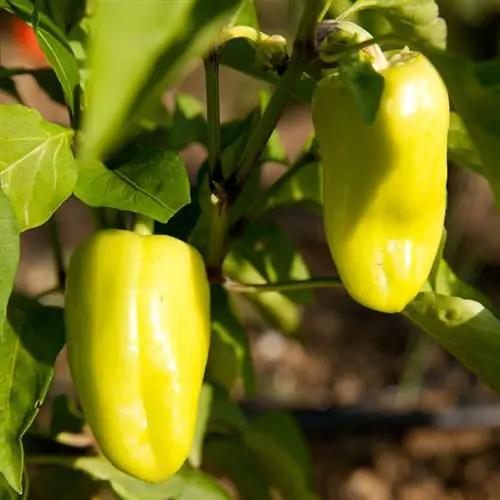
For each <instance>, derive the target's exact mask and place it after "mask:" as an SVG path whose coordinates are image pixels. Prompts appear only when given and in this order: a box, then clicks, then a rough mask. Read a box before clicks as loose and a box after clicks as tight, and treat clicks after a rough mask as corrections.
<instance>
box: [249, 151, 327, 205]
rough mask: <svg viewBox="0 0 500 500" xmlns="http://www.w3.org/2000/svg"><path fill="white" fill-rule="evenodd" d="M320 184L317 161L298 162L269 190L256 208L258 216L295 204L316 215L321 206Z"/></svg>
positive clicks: (319, 169)
mask: <svg viewBox="0 0 500 500" xmlns="http://www.w3.org/2000/svg"><path fill="white" fill-rule="evenodd" d="M322 182H323V180H322V169H321V164H320V163H319V161H316V160H314V161H303V162H298V163H296V164H295V165H294V166H293V167H292V168H291V169H290V170H288V171H287V172H285V173H284V174H283V176H282V178H280V179H278V180H277V181H276V185H272V186H271V187H270V188H269V194H268V195H267V196H266V198H265V202H264V203H263V205H262V206H261V207H259V208H258V214H262V213H264V212H265V211H266V210H271V209H274V208H279V207H285V206H290V205H295V204H303V205H305V206H306V207H307V208H309V209H310V210H311V211H313V212H314V213H317V212H318V211H319V210H320V209H321V207H322V205H323V184H322Z"/></svg>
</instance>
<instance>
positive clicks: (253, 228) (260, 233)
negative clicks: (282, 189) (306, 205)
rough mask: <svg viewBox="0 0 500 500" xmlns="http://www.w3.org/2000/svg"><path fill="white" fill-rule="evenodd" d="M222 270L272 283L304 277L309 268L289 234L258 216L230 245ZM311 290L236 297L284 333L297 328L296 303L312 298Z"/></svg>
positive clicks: (252, 280) (240, 277)
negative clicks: (255, 309) (248, 303)
mask: <svg viewBox="0 0 500 500" xmlns="http://www.w3.org/2000/svg"><path fill="white" fill-rule="evenodd" d="M224 273H225V275H226V276H228V277H230V278H231V279H233V280H235V281H237V282H242V283H252V284H256V283H276V282H279V281H290V280H305V279H308V278H309V271H308V269H307V266H306V265H305V263H304V261H303V259H302V256H301V255H300V253H299V252H298V251H297V249H296V248H295V245H294V244H293V242H292V240H291V239H290V237H289V236H288V235H287V233H285V232H284V231H283V229H281V227H280V226H278V225H277V224H275V223H273V222H271V221H270V220H266V219H262V218H261V219H258V220H256V221H255V222H253V223H252V224H251V225H250V226H249V227H248V229H247V230H246V231H245V233H244V234H243V236H242V237H241V238H240V239H239V240H237V241H236V242H235V244H234V245H233V246H232V247H231V251H230V253H229V254H228V256H227V257H226V260H225V261H224ZM312 297H313V294H312V291H311V290H299V291H293V292H286V293H280V292H268V293H256V294H248V295H246V296H245V297H244V298H243V297H239V300H244V301H247V302H250V303H251V304H253V305H254V306H255V307H257V309H258V311H259V313H260V314H261V315H262V316H263V318H264V320H265V321H267V322H269V323H270V324H271V325H272V326H274V327H276V328H278V329H279V330H281V331H283V332H286V333H293V332H295V331H296V330H297V328H298V327H299V325H300V321H301V310H300V309H299V308H298V307H297V304H303V303H308V302H310V301H311V300H312Z"/></svg>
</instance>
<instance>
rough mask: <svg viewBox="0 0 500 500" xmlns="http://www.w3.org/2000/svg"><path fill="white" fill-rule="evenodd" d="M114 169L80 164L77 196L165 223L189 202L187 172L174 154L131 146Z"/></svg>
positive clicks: (120, 156) (121, 154) (101, 165)
mask: <svg viewBox="0 0 500 500" xmlns="http://www.w3.org/2000/svg"><path fill="white" fill-rule="evenodd" d="M112 166H113V167H114V168H113V169H110V168H107V167H106V166H105V165H103V164H102V163H100V162H97V161H89V162H85V163H81V164H80V173H79V176H78V182H77V185H76V188H75V195H76V196H77V197H78V198H80V199H81V200H82V201H84V202H85V203H86V204H87V205H90V206H93V207H111V208H117V209H119V210H130V211H132V212H135V213H140V214H143V215H146V216H148V217H151V218H153V219H155V220H157V221H159V222H163V223H166V222H167V221H168V220H169V219H170V218H171V217H172V216H173V215H174V214H175V213H176V212H177V211H178V210H180V209H181V208H182V207H183V206H184V205H186V204H188V203H189V201H190V191H189V179H188V176H187V173H186V169H185V167H184V164H183V162H182V160H181V159H180V157H179V155H178V154H177V153H174V152H173V151H168V150H163V149H159V148H148V147H144V146H142V147H140V146H138V147H135V146H132V147H130V148H126V149H124V150H123V151H122V152H121V153H120V155H119V156H117V157H115V158H114V161H113V162H112Z"/></svg>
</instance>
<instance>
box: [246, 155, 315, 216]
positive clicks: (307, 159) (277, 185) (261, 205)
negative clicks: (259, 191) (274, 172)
mask: <svg viewBox="0 0 500 500" xmlns="http://www.w3.org/2000/svg"><path fill="white" fill-rule="evenodd" d="M315 160H316V157H315V156H314V155H313V154H312V153H306V154H305V155H304V156H303V157H302V158H301V159H300V160H299V161H298V162H297V163H296V164H295V165H294V166H293V167H292V168H289V169H288V170H287V171H286V172H285V173H284V174H283V175H282V176H281V177H279V178H278V179H277V180H276V181H275V182H274V183H273V184H272V185H271V186H270V187H269V188H268V189H267V190H266V191H265V192H264V194H263V195H262V198H261V199H260V200H259V202H258V204H256V205H255V209H252V210H250V212H249V214H250V217H251V218H252V219H255V218H257V217H259V215H261V214H262V212H263V211H264V210H266V208H267V205H266V204H267V202H268V200H270V199H271V198H272V197H273V196H274V195H276V194H277V193H279V191H280V190H281V189H282V188H283V187H284V186H285V185H286V184H287V183H288V182H290V179H292V178H293V177H294V176H295V175H297V173H298V172H299V171H300V170H302V169H303V168H304V167H307V165H309V164H310V163H312V162H313V161H315Z"/></svg>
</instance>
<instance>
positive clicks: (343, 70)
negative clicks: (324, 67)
mask: <svg viewBox="0 0 500 500" xmlns="http://www.w3.org/2000/svg"><path fill="white" fill-rule="evenodd" d="M339 70H340V79H341V80H342V83H343V84H344V85H345V86H346V88H348V89H349V91H350V92H351V93H352V95H353V97H354V101H355V102H356V105H357V107H358V109H359V111H360V113H361V115H362V116H363V119H364V120H365V122H366V123H367V124H368V125H371V124H372V123H373V122H374V121H375V120H376V118H377V112H378V108H379V105H380V99H381V98H382V94H383V92H384V77H383V76H382V75H381V74H380V73H379V72H378V71H375V69H374V67H373V65H372V62H371V61H370V60H368V59H367V58H364V57H363V58H361V59H360V58H358V57H352V58H349V60H348V61H344V60H343V61H342V62H341V64H340V65H339Z"/></svg>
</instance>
